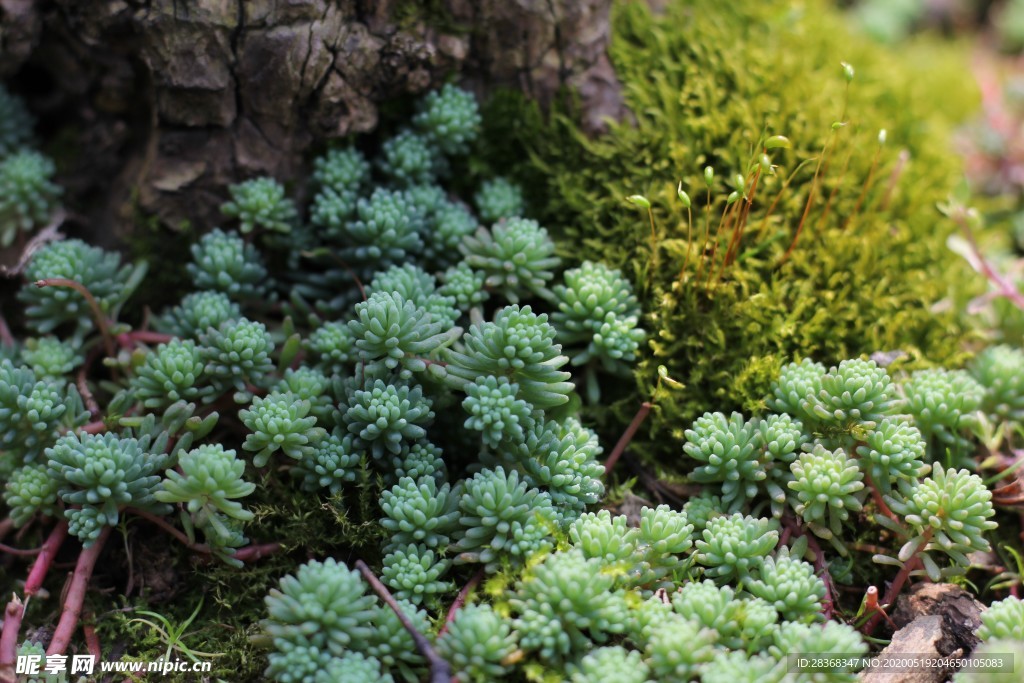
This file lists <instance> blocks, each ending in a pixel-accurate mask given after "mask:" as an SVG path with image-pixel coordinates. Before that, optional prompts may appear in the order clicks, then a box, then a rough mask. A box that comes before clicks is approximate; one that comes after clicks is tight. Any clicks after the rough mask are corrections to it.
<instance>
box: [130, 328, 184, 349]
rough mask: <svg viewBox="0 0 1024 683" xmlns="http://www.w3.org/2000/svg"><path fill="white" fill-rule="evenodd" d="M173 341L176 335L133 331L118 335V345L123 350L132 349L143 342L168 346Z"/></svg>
mask: <svg viewBox="0 0 1024 683" xmlns="http://www.w3.org/2000/svg"><path fill="white" fill-rule="evenodd" d="M172 339H174V335H171V334H162V333H160V332H153V331H151V330H133V331H131V332H122V333H121V334H119V335H117V343H118V345H119V346H120V347H121V348H122V349H130V348H132V347H133V346H135V343H136V342H143V343H146V344H166V343H167V342H169V341H171V340H172Z"/></svg>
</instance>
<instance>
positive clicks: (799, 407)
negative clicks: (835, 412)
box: [765, 358, 826, 423]
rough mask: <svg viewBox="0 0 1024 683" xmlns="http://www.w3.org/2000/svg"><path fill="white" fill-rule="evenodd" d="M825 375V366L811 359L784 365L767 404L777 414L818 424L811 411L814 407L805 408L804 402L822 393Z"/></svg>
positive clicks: (773, 385)
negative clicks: (785, 414) (786, 414)
mask: <svg viewBox="0 0 1024 683" xmlns="http://www.w3.org/2000/svg"><path fill="white" fill-rule="evenodd" d="M825 373H826V370H825V366H824V365H822V364H821V363H815V362H814V361H812V360H811V359H810V358H804V359H803V360H802V361H800V362H799V363H790V364H788V365H784V366H783V367H782V369H781V370H780V371H779V376H778V379H776V380H775V381H774V382H773V383H772V387H771V393H770V394H769V395H768V397H767V398H766V399H765V403H766V404H767V406H768V407H769V408H770V409H771V410H774V411H775V412H777V413H788V414H789V415H792V416H793V417H795V418H797V419H799V420H801V421H803V422H808V423H814V422H817V420H818V418H817V416H816V415H814V413H813V412H812V411H811V410H809V408H811V407H812V406H811V405H810V404H808V405H807V406H806V407H805V405H804V402H805V401H806V400H807V398H808V397H811V396H817V395H818V393H819V392H820V391H821V380H822V379H823V378H824V377H825Z"/></svg>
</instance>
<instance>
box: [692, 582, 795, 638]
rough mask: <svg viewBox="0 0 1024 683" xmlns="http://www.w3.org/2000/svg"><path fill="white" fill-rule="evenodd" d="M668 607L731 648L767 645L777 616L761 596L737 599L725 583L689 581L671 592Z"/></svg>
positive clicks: (774, 627) (773, 630)
mask: <svg viewBox="0 0 1024 683" xmlns="http://www.w3.org/2000/svg"><path fill="white" fill-rule="evenodd" d="M672 608H673V609H674V610H675V612H676V614H679V615H680V616H682V617H683V618H685V619H686V620H687V621H688V622H690V623H693V624H697V625H699V626H701V627H703V628H706V629H709V630H711V631H713V632H714V633H716V634H717V636H718V637H717V639H716V641H717V644H718V645H720V646H724V647H727V648H729V649H731V650H743V649H747V650H750V651H754V652H756V651H759V650H761V649H763V648H764V647H765V646H767V645H768V644H769V643H770V642H771V640H772V636H773V634H774V632H775V629H776V627H777V626H776V622H777V621H778V618H779V615H778V612H776V611H775V608H774V607H773V606H772V605H771V603H769V602H767V601H765V600H762V599H761V598H757V597H754V598H744V599H738V598H737V597H736V593H735V591H734V590H733V589H732V588H730V587H729V586H717V585H715V582H714V581H711V580H705V581H703V582H697V581H693V582H690V583H687V584H685V585H684V586H682V588H680V589H679V590H678V591H676V592H675V593H673V594H672Z"/></svg>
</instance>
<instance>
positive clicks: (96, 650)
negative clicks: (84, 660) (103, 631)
mask: <svg viewBox="0 0 1024 683" xmlns="http://www.w3.org/2000/svg"><path fill="white" fill-rule="evenodd" d="M90 618H91V617H90ZM82 633H84V634H85V647H86V648H87V649H88V650H89V654H91V655H92V656H93V657H95V658H96V659H100V657H101V656H102V655H103V649H102V648H101V647H100V637H99V636H98V635H96V626H94V625H93V624H82Z"/></svg>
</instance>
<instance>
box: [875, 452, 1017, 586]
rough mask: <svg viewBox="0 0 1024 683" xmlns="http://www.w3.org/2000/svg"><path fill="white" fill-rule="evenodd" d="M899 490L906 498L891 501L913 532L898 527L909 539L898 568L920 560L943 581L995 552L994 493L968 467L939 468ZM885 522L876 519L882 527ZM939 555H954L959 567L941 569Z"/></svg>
mask: <svg viewBox="0 0 1024 683" xmlns="http://www.w3.org/2000/svg"><path fill="white" fill-rule="evenodd" d="M897 486H898V488H899V493H900V494H901V495H900V496H898V497H897V496H885V502H886V503H888V505H889V508H890V509H891V510H892V512H893V513H895V514H896V515H898V516H899V518H900V519H901V520H902V521H903V522H904V523H905V524H906V525H907V526H908V527H909V532H908V531H907V530H904V529H902V528H900V527H898V526H897V527H896V529H895V530H897V531H898V533H900V534H901V535H905V536H909V538H908V539H907V541H906V543H904V545H903V547H902V548H900V551H899V553H898V554H897V556H896V558H895V559H896V560H897V561H896V562H895V563H896V564H902V563H903V562H907V561H909V560H910V558H911V557H913V556H917V557H919V558H920V560H921V562H922V563H923V565H924V572H925V573H926V574H927V575H928V576H929V578H931V579H932V580H933V581H938V580H939V578H940V577H942V576H948V575H950V574H955V573H958V572H960V571H962V570H963V568H966V567H968V566H970V564H971V563H970V560H969V559H968V557H967V556H968V555H969V554H970V553H972V552H975V551H981V552H987V551H988V550H989V549H990V547H991V546H990V545H989V542H988V539H986V538H985V536H984V534H985V532H986V531H989V530H991V529H995V528H996V527H997V526H998V525H997V524H996V523H995V522H994V521H992V520H991V519H989V518H990V517H992V516H994V515H995V510H993V509H992V492H991V491H989V490H988V488H986V486H985V484H984V482H983V481H982V480H981V477H979V476H978V475H976V474H971V473H970V472H968V471H967V470H964V469H961V470H956V469H952V468H950V469H948V470H945V469H942V468H941V467H935V468H933V469H932V474H931V476H930V477H928V478H927V479H923V480H921V481H920V482H915V483H913V484H912V483H909V482H904V481H902V480H901V481H899V482H897ZM882 518H883V516H881V515H879V516H876V519H877V520H879V522H880V523H881V520H882ZM886 526H892V525H890V524H888V523H887V524H886ZM936 551H937V552H940V553H945V554H946V555H948V556H949V557H950V558H951V559H952V560H953V562H954V565H953V566H952V567H948V568H945V569H942V568H940V567H939V564H938V561H937V560H936V559H935V557H933V555H932V554H931V553H934V552H936ZM875 560H876V561H887V562H889V563H893V558H884V557H879V556H877V555H876V556H875Z"/></svg>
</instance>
